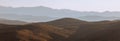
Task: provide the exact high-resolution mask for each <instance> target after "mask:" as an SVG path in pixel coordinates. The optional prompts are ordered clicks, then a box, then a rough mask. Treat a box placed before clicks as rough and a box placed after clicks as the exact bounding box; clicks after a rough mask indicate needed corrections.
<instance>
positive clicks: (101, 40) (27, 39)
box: [0, 18, 120, 41]
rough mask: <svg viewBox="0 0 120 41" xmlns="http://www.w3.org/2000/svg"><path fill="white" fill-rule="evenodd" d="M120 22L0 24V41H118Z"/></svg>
mask: <svg viewBox="0 0 120 41" xmlns="http://www.w3.org/2000/svg"><path fill="white" fill-rule="evenodd" d="M119 25H120V21H101V22H86V21H82V20H78V19H73V18H63V19H59V20H55V21H50V22H44V23H32V24H26V25H6V24H0V41H120V39H119V38H120V35H119V34H120V32H119V31H120V28H119V27H120V26H119Z"/></svg>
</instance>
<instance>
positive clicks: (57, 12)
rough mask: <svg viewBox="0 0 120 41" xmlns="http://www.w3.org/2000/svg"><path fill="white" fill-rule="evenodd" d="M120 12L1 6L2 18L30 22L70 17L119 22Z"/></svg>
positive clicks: (0, 14)
mask: <svg viewBox="0 0 120 41" xmlns="http://www.w3.org/2000/svg"><path fill="white" fill-rule="evenodd" d="M119 15H120V12H117V11H116V12H110V11H105V12H93V11H90V12H87V11H83V12H82V11H75V10H69V9H53V8H49V7H45V6H37V7H16V8H13V7H4V6H0V17H1V18H7V19H14V20H21V21H29V22H48V21H52V20H55V19H60V18H65V17H70V18H78V19H80V20H85V21H102V20H119V19H120V17H119Z"/></svg>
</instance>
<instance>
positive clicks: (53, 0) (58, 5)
mask: <svg viewBox="0 0 120 41" xmlns="http://www.w3.org/2000/svg"><path fill="white" fill-rule="evenodd" d="M119 4H120V0H0V5H1V6H8V7H35V6H46V7H51V8H55V9H71V10H77V11H107V10H108V11H120V5H119Z"/></svg>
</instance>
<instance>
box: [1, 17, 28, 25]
mask: <svg viewBox="0 0 120 41" xmlns="http://www.w3.org/2000/svg"><path fill="white" fill-rule="evenodd" d="M0 23H2V24H9V25H23V24H27V22H24V21H18V20H8V19H3V18H0Z"/></svg>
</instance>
